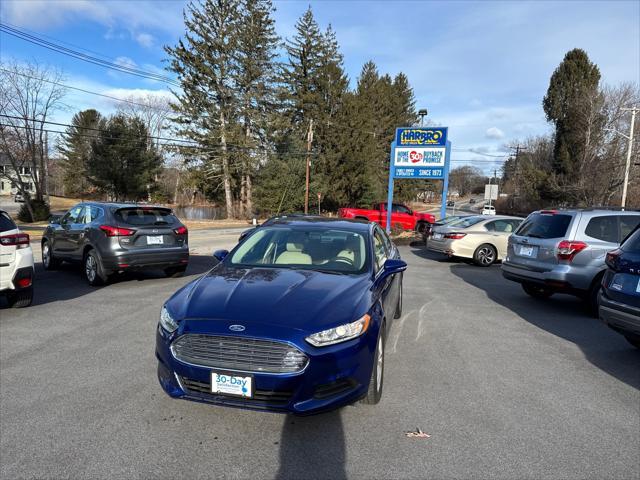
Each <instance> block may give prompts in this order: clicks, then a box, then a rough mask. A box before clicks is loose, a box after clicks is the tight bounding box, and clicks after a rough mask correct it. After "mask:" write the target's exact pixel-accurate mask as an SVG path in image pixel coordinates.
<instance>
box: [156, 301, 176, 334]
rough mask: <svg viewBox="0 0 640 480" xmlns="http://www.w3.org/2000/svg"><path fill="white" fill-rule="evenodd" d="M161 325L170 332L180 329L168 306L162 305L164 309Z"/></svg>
mask: <svg viewBox="0 0 640 480" xmlns="http://www.w3.org/2000/svg"><path fill="white" fill-rule="evenodd" d="M160 325H161V326H162V328H164V329H165V330H166V331H167V332H169V333H173V332H175V331H176V330H177V329H178V322H176V321H175V320H174V319H173V317H172V316H171V314H170V313H169V311H168V310H167V307H162V310H160Z"/></svg>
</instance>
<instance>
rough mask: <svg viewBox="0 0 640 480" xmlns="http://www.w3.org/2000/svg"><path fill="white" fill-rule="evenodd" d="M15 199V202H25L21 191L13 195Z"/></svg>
mask: <svg viewBox="0 0 640 480" xmlns="http://www.w3.org/2000/svg"><path fill="white" fill-rule="evenodd" d="M13 201H14V203H23V202H24V195H22V194H21V193H20V192H18V193H16V194H15V195H14V196H13Z"/></svg>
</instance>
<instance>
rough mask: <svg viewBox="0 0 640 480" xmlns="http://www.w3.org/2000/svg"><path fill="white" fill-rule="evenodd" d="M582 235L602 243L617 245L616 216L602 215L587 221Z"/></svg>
mask: <svg viewBox="0 0 640 480" xmlns="http://www.w3.org/2000/svg"><path fill="white" fill-rule="evenodd" d="M584 233H585V235H587V236H589V237H591V238H597V239H598V240H602V241H603V242H609V243H619V242H620V239H619V238H618V215H603V216H601V217H594V218H592V219H591V220H589V223H588V224H587V228H586V229H585V231H584Z"/></svg>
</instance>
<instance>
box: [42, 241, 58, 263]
mask: <svg viewBox="0 0 640 480" xmlns="http://www.w3.org/2000/svg"><path fill="white" fill-rule="evenodd" d="M61 263H62V260H60V259H59V258H56V257H54V256H53V251H52V249H51V244H50V243H49V241H48V240H45V241H44V242H42V267H43V268H44V269H45V270H55V269H56V268H58V267H59V266H60V264H61Z"/></svg>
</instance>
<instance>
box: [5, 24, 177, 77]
mask: <svg viewBox="0 0 640 480" xmlns="http://www.w3.org/2000/svg"><path fill="white" fill-rule="evenodd" d="M0 31H2V32H3V33H6V34H7V35H11V36H13V37H16V38H19V39H21V40H24V41H26V42H29V43H32V44H34V45H38V46H40V47H44V48H47V49H49V50H52V51H54V52H57V53H61V54H63V55H66V56H69V57H73V58H76V59H78V60H82V61H85V62H88V63H91V64H94V65H98V66H100V67H105V68H110V69H112V70H116V71H118V72H122V73H128V74H130V75H135V76H137V77H142V78H148V79H150V80H156V81H158V82H164V83H167V84H170V85H174V86H176V87H180V84H179V83H178V82H176V81H175V80H173V79H172V78H170V77H167V76H164V75H160V74H156V73H153V72H149V71H147V70H142V69H139V68H133V67H127V66H125V65H121V64H117V63H114V62H110V61H107V60H103V59H101V58H98V57H94V56H92V55H88V54H86V53H82V52H79V51H77V50H73V49H71V48H68V47H65V46H63V45H60V44H57V43H54V42H50V41H48V40H45V39H44V38H41V37H38V36H35V35H31V34H29V33H27V32H24V31H21V30H18V29H17V28H13V27H10V26H8V25H7V24H4V23H0Z"/></svg>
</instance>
